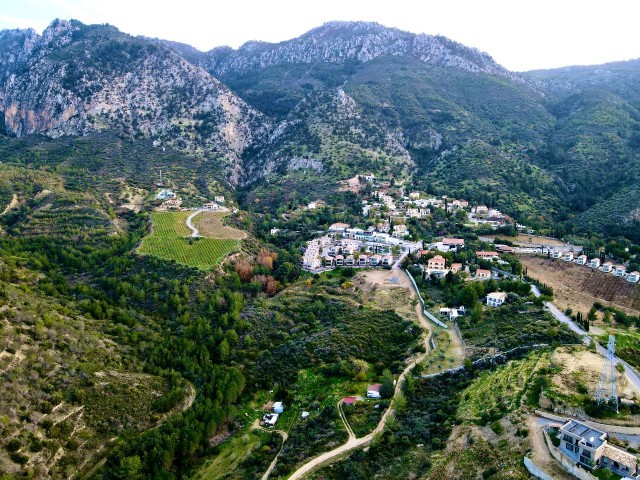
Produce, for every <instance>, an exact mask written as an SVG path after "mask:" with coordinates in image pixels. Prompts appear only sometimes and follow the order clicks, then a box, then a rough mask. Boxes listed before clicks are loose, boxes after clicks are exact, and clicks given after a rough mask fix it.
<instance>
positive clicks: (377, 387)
mask: <svg viewBox="0 0 640 480" xmlns="http://www.w3.org/2000/svg"><path fill="white" fill-rule="evenodd" d="M380 387H382V384H381V383H374V384H373V385H369V386H368V387H367V392H380Z"/></svg>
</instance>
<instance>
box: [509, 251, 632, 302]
mask: <svg viewBox="0 0 640 480" xmlns="http://www.w3.org/2000/svg"><path fill="white" fill-rule="evenodd" d="M520 261H521V262H522V265H523V266H524V267H526V268H527V274H528V275H529V276H530V277H533V278H535V279H538V280H540V281H541V282H542V283H545V284H547V285H549V286H550V287H552V288H553V291H554V294H555V297H556V300H555V301H554V303H555V304H556V305H557V306H558V308H560V309H561V310H564V309H566V308H571V309H572V310H573V311H574V312H578V311H580V312H583V313H586V312H588V311H589V309H590V308H591V306H592V305H593V302H595V301H596V300H598V301H600V302H601V303H602V304H605V305H612V306H614V307H616V308H619V309H620V310H623V311H625V312H627V313H629V314H632V315H640V285H639V284H633V283H629V282H627V281H626V280H625V279H623V278H619V277H614V276H613V275H612V274H610V273H602V272H600V271H598V270H596V269H593V268H587V267H584V266H580V265H576V264H575V263H570V262H563V261H562V260H553V259H549V258H546V257H533V256H526V255H522V256H520Z"/></svg>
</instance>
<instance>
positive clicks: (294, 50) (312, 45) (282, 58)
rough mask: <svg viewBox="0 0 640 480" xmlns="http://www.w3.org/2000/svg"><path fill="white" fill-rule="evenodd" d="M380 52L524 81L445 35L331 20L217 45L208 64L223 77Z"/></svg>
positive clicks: (366, 58) (369, 56)
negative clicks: (277, 36) (299, 31)
mask: <svg viewBox="0 0 640 480" xmlns="http://www.w3.org/2000/svg"><path fill="white" fill-rule="evenodd" d="M381 56H404V57H410V58H414V59H418V60H420V61H422V62H425V63H428V64H430V65H434V66H443V67H454V68H460V69H463V70H467V71H471V72H484V73H489V74H493V75H500V76H504V77H508V78H510V79H513V80H517V81H520V79H519V77H518V76H517V75H515V74H513V73H511V72H509V71H508V70H506V69H505V68H503V67H502V66H500V65H499V64H497V63H496V62H495V61H494V60H493V58H491V56H490V55H488V54H487V53H484V52H481V51H479V50H477V49H474V48H469V47H466V46H464V45H462V44H459V43H457V42H454V41H453V40H449V39H447V38H445V37H442V36H434V35H427V34H414V33H410V32H405V31H402V30H399V29H396V28H388V27H385V26H383V25H380V24H378V23H374V22H343V21H334V22H328V23H325V24H324V25H322V26H320V27H317V28H314V29H312V30H310V31H308V32H307V33H305V34H304V35H302V36H300V37H298V38H295V39H292V40H287V41H284V42H280V43H265V42H248V43H246V44H244V45H243V46H242V47H240V48H239V49H237V50H232V51H229V49H228V48H227V49H224V50H221V49H214V50H211V51H210V52H208V53H207V59H206V60H204V61H203V63H204V64H205V65H206V66H207V67H208V68H209V69H210V70H211V71H212V72H213V73H214V74H215V75H217V76H221V77H224V76H226V75H238V74H239V75H242V74H246V73H248V72H251V71H260V70H263V69H266V68H269V67H272V66H274V65H278V64H287V63H289V64H313V63H342V62H347V61H358V62H368V61H371V60H373V59H375V58H378V57H381Z"/></svg>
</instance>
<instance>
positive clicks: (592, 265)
mask: <svg viewBox="0 0 640 480" xmlns="http://www.w3.org/2000/svg"><path fill="white" fill-rule="evenodd" d="M587 266H588V267H589V268H599V267H600V259H599V258H592V259H591V260H589V264H588V265H587Z"/></svg>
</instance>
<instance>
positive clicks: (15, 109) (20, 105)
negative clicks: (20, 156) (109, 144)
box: [0, 20, 268, 183]
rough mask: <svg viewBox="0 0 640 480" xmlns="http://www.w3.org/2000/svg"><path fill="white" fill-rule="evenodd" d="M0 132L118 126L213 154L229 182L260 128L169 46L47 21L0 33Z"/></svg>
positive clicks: (252, 115)
mask: <svg viewBox="0 0 640 480" xmlns="http://www.w3.org/2000/svg"><path fill="white" fill-rule="evenodd" d="M0 52H2V53H0V109H1V110H2V111H3V113H4V125H5V130H6V132H7V133H9V134H13V135H16V136H24V135H28V134H33V133H39V134H44V135H48V136H51V137H58V136H61V135H83V134H88V133H90V132H92V131H99V130H104V129H117V130H119V131H121V132H123V133H124V134H126V135H128V136H130V137H132V138H135V137H136V136H147V137H150V138H153V139H154V140H155V141H156V142H157V144H165V143H166V144H170V145H173V146H177V147H179V148H181V149H183V150H186V151H189V152H191V153H195V154H200V155H207V156H214V157H219V158H221V159H225V160H226V161H227V163H228V165H229V175H230V179H231V181H232V182H234V183H238V181H240V178H241V174H242V166H241V160H240V158H241V155H242V153H243V151H244V150H245V149H246V148H247V146H248V145H250V144H251V143H252V142H254V141H255V140H256V138H257V137H259V136H261V135H262V134H263V133H264V131H265V130H266V129H267V128H268V122H267V121H266V120H265V118H264V116H263V115H261V114H260V113H258V112H256V111H255V110H253V109H252V108H250V107H249V106H248V105H247V104H246V103H245V102H244V101H243V100H241V99H240V98H238V97H237V96H235V95H234V94H233V93H232V92H231V91H230V90H229V89H228V88H227V87H226V86H225V85H223V84H222V83H220V82H219V81H218V80H217V79H216V78H214V77H213V76H212V75H211V74H209V73H208V72H206V71H205V70H203V69H202V68H199V67H197V66H194V65H193V64H191V63H189V62H187V61H186V60H184V59H183V58H182V57H180V56H178V55H177V54H175V53H174V52H172V51H171V50H169V49H168V48H165V47H163V46H162V45H158V44H156V43H153V42H150V41H148V40H145V39H136V38H133V37H130V36H128V35H125V34H122V33H121V32H119V31H118V30H117V29H115V28H113V27H109V26H102V25H95V26H87V25H83V24H81V23H79V22H76V21H70V22H69V21H59V20H57V21H55V22H53V23H52V24H51V25H50V26H49V27H48V28H47V29H46V30H45V31H44V32H43V34H42V35H41V36H40V35H37V34H36V33H35V32H34V31H33V30H8V31H3V32H0Z"/></svg>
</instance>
